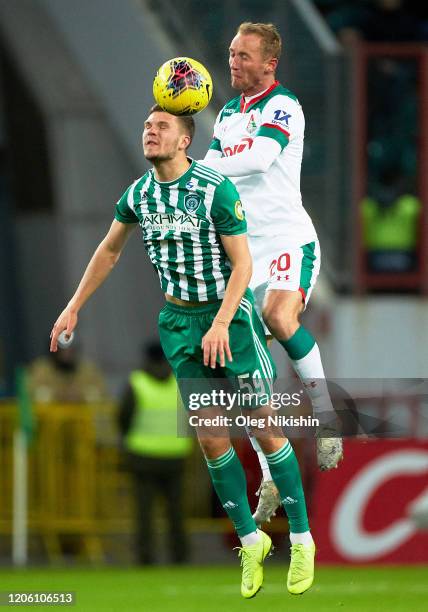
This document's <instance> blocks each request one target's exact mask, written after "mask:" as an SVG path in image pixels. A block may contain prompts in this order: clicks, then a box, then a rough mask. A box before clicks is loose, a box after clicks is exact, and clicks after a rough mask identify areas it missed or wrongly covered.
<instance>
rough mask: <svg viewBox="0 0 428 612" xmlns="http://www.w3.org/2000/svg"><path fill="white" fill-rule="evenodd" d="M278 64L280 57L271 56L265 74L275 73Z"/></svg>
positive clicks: (266, 64)
mask: <svg viewBox="0 0 428 612" xmlns="http://www.w3.org/2000/svg"><path fill="white" fill-rule="evenodd" d="M277 66H278V58H277V57H271V58H270V59H269V60H267V62H266V63H265V74H275V72H276V69H277Z"/></svg>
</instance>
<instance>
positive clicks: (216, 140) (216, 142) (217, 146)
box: [209, 111, 223, 153]
mask: <svg viewBox="0 0 428 612" xmlns="http://www.w3.org/2000/svg"><path fill="white" fill-rule="evenodd" d="M222 112H223V111H220V112H219V114H218V115H217V118H216V120H215V123H214V131H213V137H212V140H211V143H210V146H209V150H213V151H220V153H222V152H223V151H222V148H221V143H220V134H219V124H220V117H221V113H222Z"/></svg>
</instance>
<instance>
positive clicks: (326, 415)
mask: <svg viewBox="0 0 428 612" xmlns="http://www.w3.org/2000/svg"><path fill="white" fill-rule="evenodd" d="M291 363H292V364H293V368H294V370H295V371H296V374H297V375H298V377H299V378H300V380H301V381H302V383H303V384H304V385H305V389H306V393H307V394H308V395H309V397H310V399H311V403H312V408H313V413H314V416H315V417H316V418H318V419H319V420H320V423H323V422H327V421H329V420H331V418H332V416H333V412H334V409H333V404H332V403H331V399H330V394H329V392H328V387H327V382H326V380H325V374H324V368H323V367H322V361H321V354H320V350H319V348H318V344H317V343H315V344H314V346H313V347H312V348H311V350H310V351H309V353H308V354H307V355H305V357H303V358H302V359H296V360H294V359H291Z"/></svg>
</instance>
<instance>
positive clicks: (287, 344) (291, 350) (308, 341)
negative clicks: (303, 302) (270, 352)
mask: <svg viewBox="0 0 428 612" xmlns="http://www.w3.org/2000/svg"><path fill="white" fill-rule="evenodd" d="M278 342H279V343H280V344H281V346H283V347H284V348H285V350H286V351H287V353H288V356H289V357H290V359H292V360H293V361H296V360H298V359H303V357H306V355H307V354H308V353H309V352H310V351H311V350H312V349H313V347H314V344H315V338H314V337H313V335H312V334H311V332H310V331H308V330H307V329H306V327H303V325H301V326H300V327H299V328H298V329H297V330H296V331H295V332H294V334H293V335H292V336H291V338H289V339H288V340H278Z"/></svg>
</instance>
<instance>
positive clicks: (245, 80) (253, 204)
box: [204, 22, 343, 523]
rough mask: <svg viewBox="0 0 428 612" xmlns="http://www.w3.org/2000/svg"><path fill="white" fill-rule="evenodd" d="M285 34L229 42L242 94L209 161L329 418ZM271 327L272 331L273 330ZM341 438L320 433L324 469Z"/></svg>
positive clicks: (313, 251)
mask: <svg viewBox="0 0 428 612" xmlns="http://www.w3.org/2000/svg"><path fill="white" fill-rule="evenodd" d="M280 54H281V37H280V35H279V33H278V31H277V29H276V27H275V26H274V25H273V24H264V23H248V22H246V23H242V24H241V25H240V26H239V28H238V30H237V33H236V35H235V37H234V38H233V40H232V42H231V44H230V48H229V66H230V73H231V83H232V87H233V88H234V89H237V90H238V91H240V92H241V95H240V96H238V97H236V98H234V99H232V100H231V101H230V102H228V103H227V104H226V105H225V106H224V107H223V108H222V110H221V111H220V113H219V114H218V117H217V120H216V122H215V126H214V135H213V140H212V143H211V146H210V149H209V151H208V153H207V155H206V157H205V160H204V163H205V164H206V165H207V166H209V167H210V168H213V169H214V170H217V171H218V172H220V173H221V174H223V175H225V176H228V177H231V178H232V180H233V182H234V183H235V185H236V187H237V189H238V191H239V193H240V196H241V199H242V202H243V204H244V206H245V209H246V213H247V223H248V238H249V246H250V252H251V255H252V257H253V277H252V279H251V283H250V287H251V288H252V289H253V291H254V294H255V298H256V304H257V307H258V308H259V312H260V313H262V316H263V320H264V322H265V324H266V326H267V328H268V330H269V332H270V334H271V335H272V336H274V337H275V338H276V339H277V340H278V341H279V343H280V344H281V345H282V346H283V347H284V348H285V350H286V352H287V354H288V356H289V358H290V360H291V363H292V365H293V367H294V369H295V371H296V373H297V374H298V375H299V377H300V378H301V380H302V381H303V383H304V384H305V388H306V390H307V392H308V395H309V396H310V398H311V401H312V405H313V410H314V414H315V416H316V417H317V418H318V419H320V422H321V423H324V424H325V423H327V422H328V421H329V420H330V419H332V414H333V413H332V410H333V408H332V404H331V400H330V396H329V393H328V389H327V385H326V382H325V375H324V369H323V366H322V362H321V356H320V351H319V348H318V345H317V343H316V341H315V338H314V337H313V336H312V334H311V333H310V332H309V331H308V330H307V329H306V328H305V327H304V326H303V325H301V323H300V321H299V316H300V314H301V313H302V312H303V310H304V308H305V307H306V305H307V303H308V301H309V298H310V295H311V292H312V289H313V287H314V284H315V281H316V278H317V276H318V272H319V268H320V247H319V243H318V239H317V234H316V231H315V228H314V226H313V224H312V221H311V219H310V217H309V215H308V213H307V212H306V210H305V209H304V207H303V205H302V198H301V194H300V168H301V163H302V155H303V140H304V129H305V119H304V115H303V111H302V107H301V106H300V104H299V101H298V100H297V98H296V96H295V95H294V94H293V93H292V92H291V91H289V90H288V89H286V88H285V87H283V86H282V85H281V84H280V83H279V82H278V81H277V80H276V79H275V71H276V68H277V65H278V60H279V57H280ZM269 332H267V333H269ZM250 439H251V441H252V444H253V446H254V448H255V450H256V451H257V453H258V456H259V461H260V464H261V467H262V470H263V481H262V484H261V487H260V489H259V493H260V498H259V504H258V508H257V510H256V513H255V515H254V516H255V518H256V520H257V522H259V523H261V522H263V521H265V520H269V519H270V517H271V516H272V515H273V514H274V512H275V510H276V508H277V507H278V506H279V496H278V495H277V491H276V488H275V486H274V485H273V483H272V479H271V477H270V474H269V466H268V465H267V464H266V461H265V458H264V455H263V453H262V452H261V450H260V447H259V446H258V444H257V441H256V440H254V438H250ZM342 456H343V450H342V440H341V438H339V437H320V438H318V440H317V458H318V465H319V467H320V469H321V470H328V469H330V468H333V467H337V464H338V462H339V461H340V460H341V458H342Z"/></svg>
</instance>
